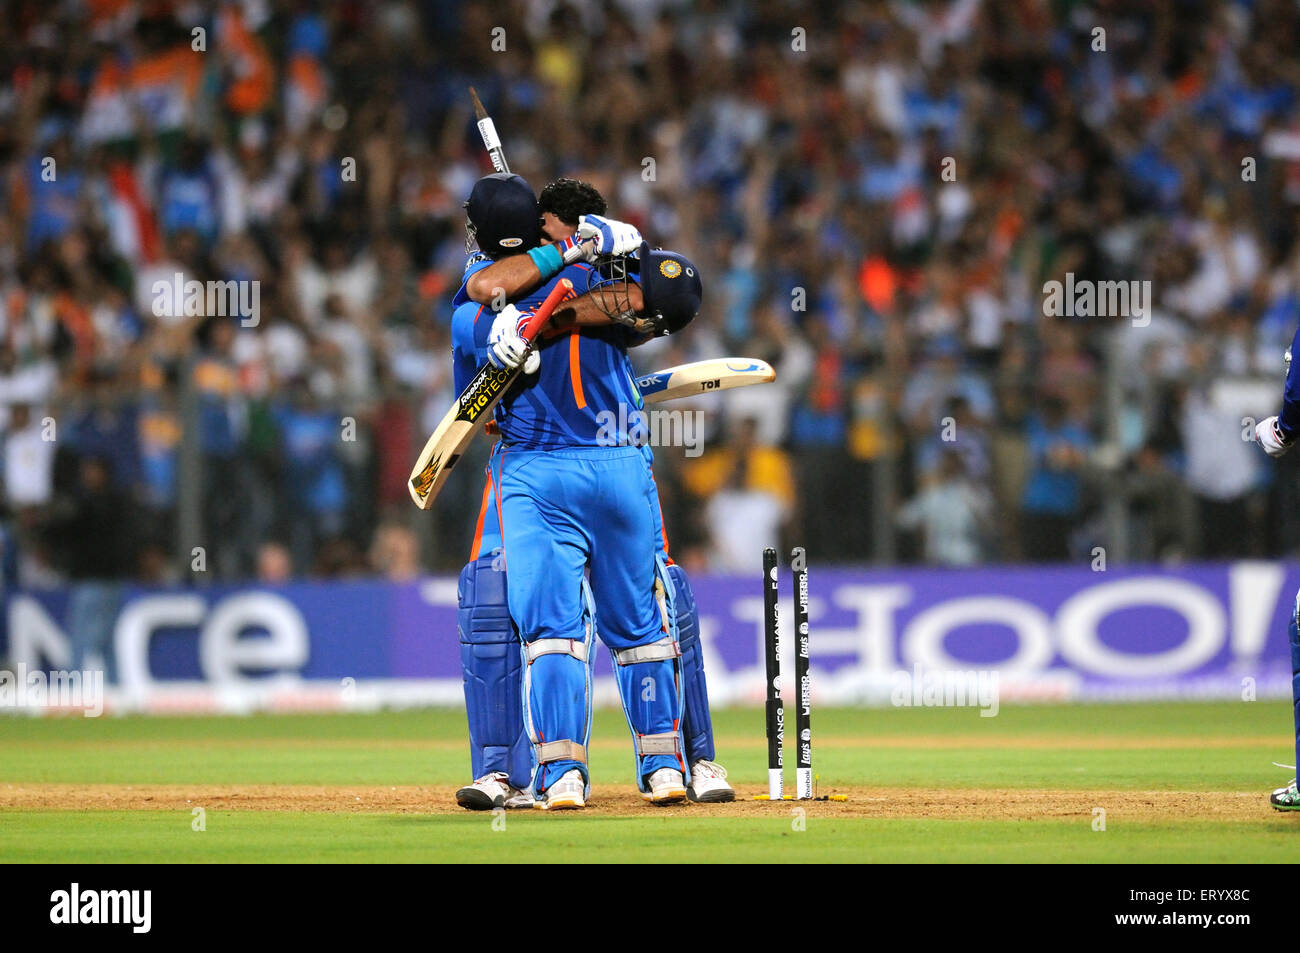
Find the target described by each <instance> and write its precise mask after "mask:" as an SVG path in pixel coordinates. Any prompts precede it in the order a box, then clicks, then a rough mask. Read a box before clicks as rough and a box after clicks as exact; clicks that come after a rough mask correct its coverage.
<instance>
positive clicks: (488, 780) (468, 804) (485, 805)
mask: <svg viewBox="0 0 1300 953" xmlns="http://www.w3.org/2000/svg"><path fill="white" fill-rule="evenodd" d="M456 803H457V804H459V805H460V806H461V807H463V808H467V809H468V810H471V811H490V810H492V809H493V808H496V807H507V808H517V807H532V806H533V796H532V795H531V794H529V793H528V792H527V791H521V790H520V789H519V788H517V787H515V786H514V785H513V784H511V783H510V775H508V774H506V773H505V772H504V771H492V772H489V773H488V774H485V775H483V777H481V778H479V779H477V780H476V781H475V782H474V783H473V784H470V785H467V786H466V787H463V788H461V789H460V790H459V791H457V792H456Z"/></svg>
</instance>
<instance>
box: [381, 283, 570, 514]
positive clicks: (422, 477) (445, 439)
mask: <svg viewBox="0 0 1300 953" xmlns="http://www.w3.org/2000/svg"><path fill="white" fill-rule="evenodd" d="M571 291H573V282H571V281H570V280H569V279H568V278H561V279H560V280H559V282H558V283H557V284H556V285H555V287H554V288H552V289H551V293H550V294H548V295H547V296H546V300H545V301H543V302H542V303H541V305H540V307H538V309H537V310H536V311H534V312H533V316H532V317H531V318H530V319H529V321H528V323H527V324H526V325H524V329H523V331H522V332H520V333H521V335H522V336H523V339H524V340H525V341H528V342H529V344H530V345H531V344H532V341H533V338H534V337H536V336H537V332H538V331H540V330H541V329H542V325H544V324H545V323H546V322H547V320H549V318H550V317H551V312H552V311H554V310H555V308H556V306H557V305H559V303H560V302H561V301H563V300H564V299H565V298H566V297H567V296H568V295H569V293H570V292H571ZM531 350H532V348H531V346H530V347H529V351H531ZM522 369H523V362H522V361H521V362H520V364H519V366H518V367H516V368H514V369H513V370H507V369H505V368H500V367H494V366H493V365H492V364H491V362H489V363H487V364H484V365H483V366H482V367H480V368H479V369H478V371H477V373H475V375H474V379H473V380H471V381H470V382H469V384H468V385H466V387H465V389H464V390H463V391H461V394H460V396H459V397H457V398H456V403H454V404H452V407H451V410H449V411H447V415H446V416H445V417H443V418H442V421H441V422H440V423H439V424H438V426H437V427H436V428H435V429H434V431H433V435H432V436H430V437H429V440H428V442H426V443H425V445H424V449H423V450H421V451H420V456H419V457H418V458H417V459H416V461H415V469H413V470H412V471H411V477H410V479H409V480H407V481H406V488H407V489H408V490H409V491H410V493H411V499H413V500H414V501H415V505H416V506H418V507H419V508H420V509H422V510H427V509H428V508H429V507H430V506H431V505H432V504H433V499H434V497H436V496H437V495H438V491H439V490H441V489H442V486H443V484H444V483H446V482H447V477H448V476H450V475H451V471H452V470H453V469H454V468H455V466H456V464H457V463H458V462H459V461H460V458H461V455H462V454H463V453H464V452H465V448H466V447H467V446H469V442H470V441H471V440H473V439H474V434H475V433H476V432H478V430H479V426H478V425H479V421H481V420H483V419H485V418H486V417H487V416H488V415H489V414H491V413H492V410H493V408H494V407H496V405H497V402H498V401H499V400H501V398H502V397H503V396H504V395H505V392H506V391H507V390H509V389H510V385H511V384H513V383H514V381H515V378H516V377H518V376H519V375H520V374H521V373H522V372H523V370H522Z"/></svg>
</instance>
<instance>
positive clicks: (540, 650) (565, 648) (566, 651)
mask: <svg viewBox="0 0 1300 953" xmlns="http://www.w3.org/2000/svg"><path fill="white" fill-rule="evenodd" d="M525 645H526V648H525V651H526V652H527V654H528V664H529V665H532V664H533V662H535V661H537V660H538V659H539V658H541V657H542V656H543V655H572V656H573V657H574V658H576V659H577V660H578V661H579V662H586V661H587V643H586V642H585V641H582V640H581V639H534V640H533V641H532V642H528V643H525Z"/></svg>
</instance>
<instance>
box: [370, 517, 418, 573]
mask: <svg viewBox="0 0 1300 953" xmlns="http://www.w3.org/2000/svg"><path fill="white" fill-rule="evenodd" d="M419 556H420V546H419V542H418V541H417V540H416V538H415V534H414V533H413V532H411V530H410V527H407V526H402V525H401V524H399V523H383V524H381V525H380V527H379V529H378V531H377V532H376V533H375V541H374V543H373V544H372V545H371V547H370V565H371V567H372V568H373V569H374V570H375V572H377V573H379V574H380V575H382V576H383V577H384V578H385V579H387V580H389V581H390V582H410V581H411V580H413V579H415V578H416V576H418V575H419V574H420V560H419Z"/></svg>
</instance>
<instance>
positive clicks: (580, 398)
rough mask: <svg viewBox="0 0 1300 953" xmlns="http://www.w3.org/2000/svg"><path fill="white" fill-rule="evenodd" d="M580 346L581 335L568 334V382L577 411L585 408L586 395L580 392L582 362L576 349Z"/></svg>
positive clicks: (576, 333) (574, 332)
mask: <svg viewBox="0 0 1300 953" xmlns="http://www.w3.org/2000/svg"><path fill="white" fill-rule="evenodd" d="M581 344H582V335H580V334H578V332H577V331H573V332H571V333H570V334H569V380H570V381H571V382H572V383H573V399H574V401H575V402H576V403H577V405H578V409H579V410H581V409H582V408H584V407H586V406H587V395H586V394H584V393H583V391H582V362H581V360H580V356H579V352H578V349H579V347H580V346H581Z"/></svg>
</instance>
